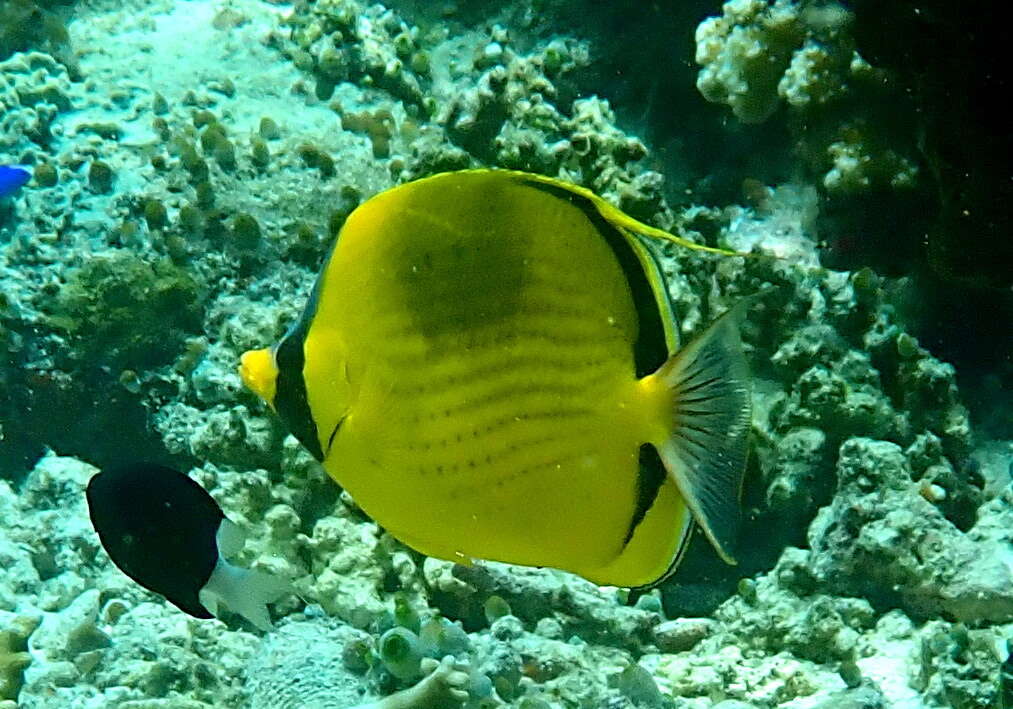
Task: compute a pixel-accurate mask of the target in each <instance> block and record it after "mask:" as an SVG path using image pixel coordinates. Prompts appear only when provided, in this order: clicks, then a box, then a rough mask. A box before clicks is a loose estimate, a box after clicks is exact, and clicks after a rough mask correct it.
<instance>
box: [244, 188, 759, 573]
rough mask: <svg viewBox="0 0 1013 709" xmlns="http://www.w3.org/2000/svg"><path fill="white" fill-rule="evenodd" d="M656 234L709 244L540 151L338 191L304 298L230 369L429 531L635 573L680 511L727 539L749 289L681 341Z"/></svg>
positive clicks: (742, 451)
mask: <svg viewBox="0 0 1013 709" xmlns="http://www.w3.org/2000/svg"><path fill="white" fill-rule="evenodd" d="M651 238H655V239H667V240H670V241H675V242H677V243H681V244H684V245H687V246H691V247H693V248H698V249H702V250H708V251H719V252H720V250H717V249H708V248H706V247H699V246H696V245H693V244H691V243H689V242H686V241H685V240H682V239H680V238H678V237H675V236H672V235H670V234H668V233H666V232H663V231H660V230H658V229H655V228H653V227H650V226H648V225H645V224H641V223H640V222H638V221H636V220H634V219H632V218H631V217H629V216H627V215H625V214H624V213H622V212H621V211H619V210H618V209H616V208H615V207H613V206H611V205H610V204H608V203H607V202H605V201H604V200H603V199H601V198H600V197H597V196H596V195H594V194H593V193H591V192H590V191H588V190H586V189H584V188H581V187H577V186H575V185H570V184H567V183H565V182H562V181H559V180H556V179H552V178H548V177H542V176H539V175H532V174H527V173H522V172H513V171H506V170H468V171H462V172H451V173H444V174H439V175H435V176H433V177H429V178H425V179H422V180H418V181H416V182H411V183H408V184H404V185H400V186H398V187H394V188H392V189H390V190H387V191H386V192H382V193H380V194H378V195H376V196H374V197H372V198H371V199H369V200H367V201H366V202H364V203H363V204H362V205H360V206H359V207H358V208H357V209H356V210H355V211H353V212H352V214H351V215H350V216H349V217H348V219H347V220H346V222H345V224H344V226H343V228H342V229H341V232H340V234H339V235H338V238H337V240H336V242H335V244H334V246H333V247H332V250H331V253H330V255H329V256H328V258H327V261H326V263H325V265H324V267H323V269H322V271H321V273H320V276H319V278H318V280H317V282H316V285H315V287H314V290H313V293H312V295H311V297H310V300H309V303H308V305H307V306H306V309H305V311H304V312H303V315H302V317H301V318H300V319H299V320H298V322H296V323H295V325H293V326H292V328H291V329H290V330H289V331H288V333H287V334H286V335H285V336H284V337H283V338H282V340H281V341H280V342H278V343H277V344H276V345H274V346H273V347H271V348H269V349H262V350H257V351H252V352H247V353H246V354H244V355H243V358H242V363H241V365H240V373H241V375H242V378H243V381H244V382H245V383H246V385H247V387H249V388H250V389H251V390H253V391H254V392H256V393H257V394H259V395H260V396H261V397H262V398H264V399H265V400H266V401H267V403H268V404H270V405H271V407H272V408H273V409H274V410H275V411H276V412H277V414H278V415H279V416H280V417H281V418H282V420H283V421H284V423H285V424H286V425H287V426H288V428H289V430H290V431H291V432H292V433H293V434H294V435H295V436H296V437H297V438H298V439H299V440H300V441H301V442H302V444H303V445H304V446H306V448H307V449H308V450H309V451H310V452H311V453H312V454H313V455H314V456H315V457H316V458H317V459H318V460H320V461H321V462H322V464H323V466H324V468H325V469H326V470H327V472H328V473H329V474H330V475H331V477H333V478H334V479H335V480H336V481H337V482H338V483H339V484H340V485H341V486H343V487H344V488H345V489H346V490H347V491H348V492H349V493H350V494H351V495H352V497H353V498H354V499H355V501H356V502H357V503H358V504H359V506H360V507H361V508H362V509H363V510H364V511H365V512H366V513H367V514H368V515H370V516H371V517H372V518H373V519H374V520H376V521H377V522H378V523H379V524H380V525H382V526H383V527H384V528H386V529H387V530H388V531H389V532H390V533H391V534H393V535H394V536H395V537H397V538H398V539H400V540H401V541H403V542H404V543H405V544H407V545H409V546H411V547H413V548H415V549H417V550H418V551H420V552H422V553H424V554H428V555H430V556H434V557H439V558H442V559H448V560H453V561H460V562H464V563H469V562H470V560H472V559H490V560H496V561H504V562H511V563H515V564H524V565H530V566H550V567H555V568H558V569H564V570H567V571H571V572H574V573H577V574H579V575H581V576H583V577H585V578H587V579H589V580H591V581H593V582H596V583H599V584H609V585H616V586H631V587H632V586H644V585H650V584H655V583H657V582H659V581H661V580H662V579H664V578H666V577H667V576H668V575H669V574H671V573H672V572H673V571H674V569H675V567H676V565H677V564H678V562H679V559H680V557H681V555H682V553H683V551H684V550H685V547H686V545H687V541H688V539H689V536H690V531H691V529H692V524H693V522H694V521H695V522H696V524H697V525H698V526H699V527H700V528H701V529H702V530H703V532H704V533H705V535H706V536H707V538H708V539H709V540H710V542H711V544H712V545H713V546H714V548H715V549H716V550H717V552H718V553H719V554H720V555H721V557H722V558H724V559H725V560H726V561H728V562H730V563H734V562H733V560H732V546H733V542H734V539H735V535H736V531H737V526H738V519H739V499H738V498H739V491H740V487H741V482H742V476H743V470H744V467H745V461H746V455H747V446H748V432H749V428H750V416H751V409H750V394H749V375H748V369H747V365H746V361H745V357H744V355H743V353H742V345H741V341H740V339H739V335H738V322H739V320H740V319H741V315H742V312H743V311H744V309H745V306H744V305H743V304H740V305H738V306H736V307H735V308H733V309H732V310H731V311H729V312H728V313H726V314H725V315H724V316H722V317H720V318H718V319H717V320H716V321H715V322H714V323H713V324H711V325H710V327H709V328H708V329H707V330H706V332H704V333H703V334H702V335H700V336H699V337H698V338H697V339H695V340H694V341H693V342H691V343H689V344H688V345H687V346H685V347H682V348H680V347H679V343H678V337H677V333H676V329H675V323H674V317H673V314H672V311H671V307H670V303H669V299H668V296H667V292H666V287H665V283H664V281H663V279H662V275H661V272H660V269H659V267H658V264H657V263H656V261H655V258H654V256H653V255H652V253H651V250H650V249H649V248H647V246H646V244H645V240H646V239H651ZM721 253H726V252H721Z"/></svg>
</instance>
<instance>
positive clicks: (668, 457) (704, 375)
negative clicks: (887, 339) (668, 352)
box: [651, 298, 753, 564]
mask: <svg viewBox="0 0 1013 709" xmlns="http://www.w3.org/2000/svg"><path fill="white" fill-rule="evenodd" d="M752 300H753V299H752V298H747V299H744V300H743V301H741V302H740V303H738V304H737V305H735V307H733V308H732V309H731V310H729V311H728V312H727V313H725V314H724V315H722V316H721V317H720V318H718V319H717V320H716V321H715V322H714V323H712V324H711V326H710V327H709V328H707V330H706V331H705V332H704V333H703V334H701V335H700V336H699V337H697V338H696V339H695V340H693V341H692V342H690V343H689V344H688V345H687V346H686V347H684V348H683V349H681V350H679V351H678V352H677V353H676V354H675V355H673V356H672V357H670V358H669V359H668V361H667V362H665V364H663V365H662V366H661V368H660V369H659V370H658V371H657V372H655V373H654V374H653V375H651V377H652V378H656V380H657V383H658V384H660V385H661V386H662V387H663V388H664V390H665V394H666V397H665V401H666V404H667V410H666V411H665V413H664V415H665V416H666V417H668V420H667V421H666V425H667V431H666V438H665V439H664V440H662V441H656V442H655V446H656V448H657V450H658V454H659V456H660V457H661V460H662V462H663V463H664V466H665V469H666V470H667V471H668V475H669V477H670V478H671V479H673V480H674V481H675V484H676V486H677V487H678V489H679V492H680V493H681V494H682V497H683V498H684V499H685V502H686V505H687V506H688V507H689V509H690V511H691V512H692V513H693V517H694V519H695V521H696V523H697V524H698V525H699V526H700V528H701V529H702V530H703V532H704V534H705V535H706V536H707V539H708V540H709V541H710V543H711V544H712V545H713V546H714V549H715V550H716V551H717V553H718V554H719V555H720V556H721V558H722V559H724V560H725V561H726V562H728V563H729V564H734V563H735V559H734V556H733V554H732V549H733V547H734V543H735V539H736V536H737V534H738V527H739V522H740V511H739V501H740V493H741V488H742V478H743V474H744V472H745V467H746V457H747V454H748V450H749V430H750V425H751V418H752V404H751V400H750V387H749V368H748V365H747V364H746V358H745V355H744V353H743V351H742V340H741V339H740V337H739V324H740V322H741V321H742V318H743V316H744V314H745V311H746V309H747V308H748V307H749V305H750V304H751V302H752Z"/></svg>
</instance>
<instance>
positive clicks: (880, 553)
mask: <svg viewBox="0 0 1013 709" xmlns="http://www.w3.org/2000/svg"><path fill="white" fill-rule="evenodd" d="M837 480H838V487H837V493H836V495H835V497H834V500H833V502H832V503H831V504H830V505H829V506H827V507H825V508H823V509H822V510H821V511H820V513H819V515H818V516H817V518H816V520H815V521H814V522H813V524H812V526H811V527H810V529H809V543H810V546H811V547H812V550H813V555H812V561H811V572H812V574H813V576H814V577H815V578H816V579H817V580H818V582H819V584H820V586H821V587H823V588H826V589H828V590H830V591H832V592H834V593H841V594H846V595H860V596H863V597H865V598H868V599H869V600H870V601H871V602H872V603H873V605H875V606H877V607H879V608H884V609H885V608H889V607H893V606H900V607H901V608H903V609H904V610H905V611H907V612H908V613H909V614H911V615H912V616H913V617H916V618H931V617H935V616H938V615H939V614H940V613H946V614H947V615H948V616H950V617H953V618H956V619H958V620H964V621H982V620H987V621H992V622H1009V621H1010V620H1013V571H1011V567H1010V565H1009V564H1008V563H1007V562H1006V561H1005V559H1006V558H1007V557H1008V551H1005V545H1008V543H1009V539H1010V533H1009V532H1008V531H1003V530H1002V528H1001V526H1000V525H999V524H996V523H994V522H993V523H989V522H988V520H989V517H987V516H986V517H983V518H982V521H981V524H982V528H981V529H977V528H972V529H971V530H970V531H969V532H968V533H966V534H965V533H963V532H961V531H960V530H959V529H958V528H957V527H956V526H954V525H953V523H952V522H950V521H949V520H947V519H946V517H944V516H943V514H942V512H941V511H940V510H939V509H938V508H937V507H936V506H935V505H934V504H933V503H932V502H931V498H928V499H927V497H928V496H926V495H925V494H923V492H922V487H921V486H920V485H918V484H917V483H915V482H914V481H913V479H912V475H911V468H910V464H909V462H908V460H907V458H906V456H905V454H904V451H903V450H902V449H901V448H900V446H897V445H896V444H893V443H888V442H885V441H874V440H870V439H864V438H854V439H850V440H848V441H846V442H845V443H844V444H843V445H842V446H841V450H840V458H839V460H838V463H837ZM1002 499H1003V500H1005V502H998V503H997V504H996V505H994V507H995V509H996V514H1004V516H1005V518H1007V519H1008V518H1009V517H1010V514H1009V512H1008V509H1007V505H1008V504H1009V502H1008V494H1007V495H1004V497H1003V498H1002ZM1003 511H1004V512H1003Z"/></svg>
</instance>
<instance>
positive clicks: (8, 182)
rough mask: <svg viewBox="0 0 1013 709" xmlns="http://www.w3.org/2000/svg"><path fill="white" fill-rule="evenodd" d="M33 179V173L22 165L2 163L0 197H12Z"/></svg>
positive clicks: (0, 166) (0, 167) (0, 169)
mask: <svg viewBox="0 0 1013 709" xmlns="http://www.w3.org/2000/svg"><path fill="white" fill-rule="evenodd" d="M30 179H32V173H31V172H29V171H28V169H26V168H23V167H21V166H20V165H0V199H3V198H4V197H10V196H11V195H13V194H14V193H15V192H17V191H18V190H19V189H21V188H22V187H24V186H25V185H26V184H27V183H28V181H29V180H30Z"/></svg>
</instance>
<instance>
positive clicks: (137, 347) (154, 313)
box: [49, 251, 202, 369]
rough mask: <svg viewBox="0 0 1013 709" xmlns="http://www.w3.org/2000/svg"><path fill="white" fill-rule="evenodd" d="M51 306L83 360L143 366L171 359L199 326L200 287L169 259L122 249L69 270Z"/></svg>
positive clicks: (54, 321)
mask: <svg viewBox="0 0 1013 709" xmlns="http://www.w3.org/2000/svg"><path fill="white" fill-rule="evenodd" d="M49 310H50V317H49V321H50V323H51V324H52V325H54V326H55V327H57V328H59V329H60V330H62V331H63V332H65V333H66V334H67V336H68V337H70V338H71V339H72V340H73V341H74V342H75V343H76V345H77V347H78V350H77V356H79V357H80V358H81V359H82V360H83V363H84V364H86V365H87V364H91V365H99V364H101V365H106V366H109V367H112V368H116V369H120V368H123V367H127V366H130V367H134V368H144V367H149V366H153V365H158V364H162V363H165V362H167V361H169V360H170V359H171V358H172V357H173V356H174V355H175V354H177V350H178V349H179V347H180V345H181V344H182V342H183V338H184V336H185V334H186V333H187V332H194V331H195V330H196V329H197V328H198V327H199V325H200V319H201V313H202V293H201V289H200V287H199V285H198V283H197V281H195V280H194V278H193V277H192V276H190V275H189V274H188V273H186V272H185V271H183V270H182V269H180V268H178V267H177V266H174V265H173V264H171V263H170V262H168V261H164V260H159V261H154V262H149V261H146V260H144V259H143V258H141V257H139V256H136V255H134V254H132V253H130V252H127V251H120V252H114V253H112V254H111V255H110V256H108V257H100V258H94V259H91V260H89V261H88V262H86V263H85V265H83V266H82V267H81V268H79V269H78V270H77V271H74V272H72V273H71V275H70V277H69V278H68V280H67V283H66V284H64V286H63V287H62V288H61V289H60V291H59V293H58V294H57V296H56V298H55V300H54V301H53V303H52V304H51V305H50V307H49Z"/></svg>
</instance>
